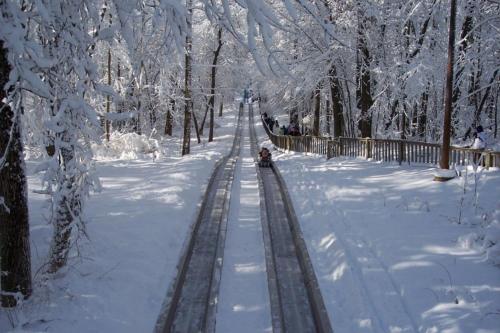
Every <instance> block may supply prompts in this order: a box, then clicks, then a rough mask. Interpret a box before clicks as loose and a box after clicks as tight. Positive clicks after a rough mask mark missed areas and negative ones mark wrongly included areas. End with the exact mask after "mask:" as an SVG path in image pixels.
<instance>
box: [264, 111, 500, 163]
mask: <svg viewBox="0 0 500 333" xmlns="http://www.w3.org/2000/svg"><path fill="white" fill-rule="evenodd" d="M262 123H263V124H264V129H265V130H266V133H267V135H268V136H269V138H270V140H271V142H272V143H273V144H274V145H275V146H277V147H278V148H281V149H285V150H292V151H297V152H303V153H306V152H307V153H315V154H321V155H326V157H327V158H328V159H330V158H332V157H337V156H352V157H358V156H360V157H365V158H371V159H374V160H376V161H384V162H398V163H399V164H402V163H408V164H411V163H425V164H434V165H437V164H439V160H440V156H441V145H439V144H436V143H426V142H417V141H407V140H388V139H371V138H365V139H358V138H344V137H340V138H335V139H332V138H327V137H315V136H289V135H276V134H274V133H272V132H271V131H270V130H269V128H268V127H267V124H266V123H265V122H264V121H262ZM480 159H482V161H481V164H482V165H483V166H485V167H486V168H489V167H500V152H497V151H490V150H484V151H481V150H477V149H470V148H460V147H454V146H451V147H450V166H453V165H467V164H471V163H472V162H473V161H474V162H476V163H477V162H478V161H479V160H480Z"/></svg>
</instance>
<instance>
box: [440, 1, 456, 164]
mask: <svg viewBox="0 0 500 333" xmlns="http://www.w3.org/2000/svg"><path fill="white" fill-rule="evenodd" d="M456 16H457V2H456V0H451V5H450V31H449V34H448V65H447V68H446V88H445V97H444V122H443V143H442V146H441V160H440V161H439V167H440V168H441V169H449V167H450V127H451V113H452V111H453V110H452V109H453V105H452V104H453V64H454V57H455V49H454V47H455V20H456Z"/></svg>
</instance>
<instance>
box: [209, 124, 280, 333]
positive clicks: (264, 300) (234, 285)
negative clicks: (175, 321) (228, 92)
mask: <svg viewBox="0 0 500 333" xmlns="http://www.w3.org/2000/svg"><path fill="white" fill-rule="evenodd" d="M244 119H245V120H244V125H243V140H242V147H241V153H240V158H239V159H238V162H237V164H236V172H235V177H234V181H233V187H232V193H231V204H230V208H229V222H228V226H227V234H226V245H225V251H224V264H223V268H222V278H221V286H220V291H219V304H218V307H217V320H216V331H217V332H232V331H234V329H235V328H236V327H237V328H238V332H264V331H271V314H270V307H269V293H268V287H267V279H266V262H265V257H264V245H263V241H262V226H261V221H260V203H259V200H260V199H259V188H258V182H257V173H256V170H255V163H254V159H253V157H252V156H251V154H250V140H249V133H248V118H247V117H246V116H245V117H244Z"/></svg>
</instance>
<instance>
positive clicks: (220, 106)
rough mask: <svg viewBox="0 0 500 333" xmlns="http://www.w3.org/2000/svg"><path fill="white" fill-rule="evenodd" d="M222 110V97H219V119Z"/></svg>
mask: <svg viewBox="0 0 500 333" xmlns="http://www.w3.org/2000/svg"><path fill="white" fill-rule="evenodd" d="M223 108H224V95H222V96H221V97H220V104H219V117H222V109H223Z"/></svg>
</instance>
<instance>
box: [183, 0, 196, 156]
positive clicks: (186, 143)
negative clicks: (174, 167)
mask: <svg viewBox="0 0 500 333" xmlns="http://www.w3.org/2000/svg"><path fill="white" fill-rule="evenodd" d="M186 7H187V10H188V15H187V17H186V20H187V22H186V23H187V36H186V55H185V71H184V99H185V106H184V136H183V140H182V156H184V155H187V154H189V153H190V148H191V114H192V112H193V100H192V98H191V84H192V71H191V52H192V47H193V40H192V37H193V36H192V34H193V26H192V19H193V0H186Z"/></svg>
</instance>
